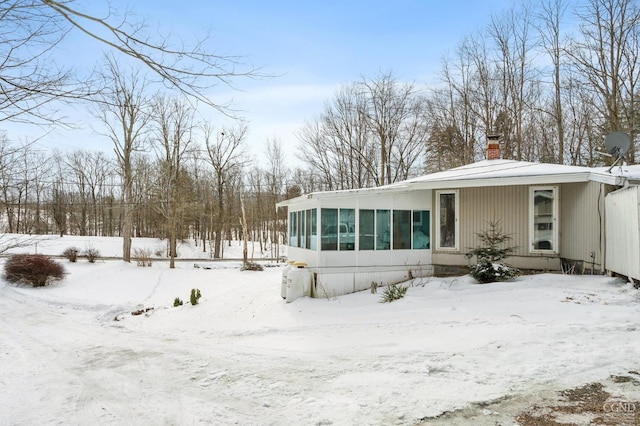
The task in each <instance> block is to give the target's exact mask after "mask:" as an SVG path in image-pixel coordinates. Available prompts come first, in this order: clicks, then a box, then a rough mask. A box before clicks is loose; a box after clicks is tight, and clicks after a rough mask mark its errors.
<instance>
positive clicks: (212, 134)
mask: <svg viewBox="0 0 640 426" xmlns="http://www.w3.org/2000/svg"><path fill="white" fill-rule="evenodd" d="M246 134H247V127H246V126H245V125H243V124H240V125H239V126H238V127H233V128H223V129H222V131H220V132H216V131H215V129H214V128H213V126H205V136H204V139H205V144H206V148H207V156H208V159H209V163H210V164H211V166H212V167H213V173H214V176H213V178H214V188H215V191H216V194H217V199H218V206H217V207H218V208H217V218H216V219H217V220H216V222H215V224H214V226H213V227H212V228H213V230H214V232H215V237H214V238H215V241H214V253H213V257H214V258H216V259H218V258H220V249H221V244H222V239H223V236H222V233H223V230H224V229H225V224H226V216H225V208H224V207H225V189H229V188H230V185H231V183H232V182H233V180H234V179H237V177H238V176H239V174H240V171H241V170H242V168H243V167H244V166H245V165H247V164H248V163H249V161H250V160H249V159H248V158H247V156H246V154H245V152H244V150H243V149H242V146H243V143H244V140H245V137H246Z"/></svg>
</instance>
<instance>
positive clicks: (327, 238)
mask: <svg viewBox="0 0 640 426" xmlns="http://www.w3.org/2000/svg"><path fill="white" fill-rule="evenodd" d="M492 149H495V147H492ZM487 158H494V159H489V160H483V161H479V162H476V163H473V164H469V165H465V166H462V167H457V168H454V169H450V170H447V171H443V172H438V173H432V174H428V175H424V176H421V177H417V178H413V179H409V180H406V181H402V182H397V183H394V184H390V185H386V186H381V187H376V188H363V189H354V190H344V191H325V192H315V193H310V194H305V195H302V196H300V197H297V198H293V199H289V200H286V201H282V202H280V203H278V205H277V206H278V207H286V208H287V210H288V216H287V217H288V257H289V259H291V260H292V261H296V262H299V263H298V265H304V268H306V269H307V270H308V273H309V274H312V284H311V289H310V291H309V292H308V293H310V294H309V295H311V296H316V297H331V296H337V295H342V294H347V293H351V292H355V291H359V290H365V289H368V288H370V287H371V286H372V283H375V284H376V285H387V284H391V283H397V282H401V281H405V280H408V279H410V278H413V277H419V276H425V275H428V274H444V273H452V272H455V271H463V272H466V271H467V267H468V266H469V265H471V264H473V263H475V258H473V257H472V256H471V255H470V254H469V252H470V250H471V249H472V248H475V247H478V245H479V240H478V233H480V232H482V231H484V230H486V229H487V227H488V224H489V223H490V222H492V221H493V222H499V224H500V227H501V228H502V230H503V232H504V233H505V234H508V235H510V236H511V238H512V239H511V241H510V242H509V245H510V246H515V247H516V249H515V252H514V253H513V255H511V256H510V257H508V258H507V263H508V264H510V265H511V266H514V267H517V268H521V269H528V270H543V271H562V270H564V271H574V272H580V273H584V272H589V273H604V272H605V271H607V270H613V271H615V272H619V273H624V272H625V271H626V270H625V271H621V270H620V269H621V266H619V265H618V264H624V265H626V264H628V263H629V262H633V263H635V265H636V266H635V269H640V236H639V234H640V231H639V229H640V226H639V223H640V219H639V216H640V215H639V207H638V206H639V202H640V192H639V191H638V188H639V187H638V186H637V185H638V184H640V181H639V176H640V166H620V167H618V166H616V167H614V168H611V169H610V170H609V169H608V168H588V167H578V166H567V165H557V164H543V163H532V162H525V161H513V160H504V159H500V158H499V154H497V155H496V153H495V152H493V153H488V156H487ZM634 176H635V177H634ZM619 191H624V193H625V194H627V196H625V197H624V203H622V201H621V200H618V198H619V197H618V196H617V193H618V192H619ZM608 197H611V200H612V202H611V203H605V199H607V198H608ZM614 199H615V200H614ZM613 201H617V202H616V203H613ZM605 204H607V205H605ZM609 204H611V205H609ZM629 209H635V216H633V215H631V213H629V211H628V210H629ZM607 216H611V218H615V219H614V220H615V223H612V222H611V221H608V220H607V219H608V218H607ZM629 227H635V234H633V235H632V234H630V233H629V232H628V228H629ZM607 232H608V233H609V234H611V235H612V237H610V238H607ZM618 235H624V236H625V238H626V240H625V241H624V242H621V244H622V246H617V247H616V248H615V249H614V248H612V247H613V246H615V245H616V244H618V241H617V239H618V238H619V237H618ZM629 245H633V246H634V247H635V249H636V250H635V251H629V249H628V246H629ZM608 251H610V252H612V253H615V254H616V259H617V261H616V262H615V263H616V268H617V269H618V270H617V271H616V270H615V269H611V268H608V264H607V262H612V260H611V259H610V258H609V257H607V253H608ZM618 252H622V253H621V254H619V253H618ZM622 255H624V256H626V257H625V258H624V259H622ZM630 255H631V256H636V257H635V258H633V257H631V258H629V256H630ZM621 259H622V260H621ZM612 264H613V263H612ZM632 272H634V273H635V270H634V271H632ZM637 274H638V275H637V277H636V278H640V270H639V271H638V272H637ZM627 275H629V276H633V274H627ZM283 297H284V294H283Z"/></svg>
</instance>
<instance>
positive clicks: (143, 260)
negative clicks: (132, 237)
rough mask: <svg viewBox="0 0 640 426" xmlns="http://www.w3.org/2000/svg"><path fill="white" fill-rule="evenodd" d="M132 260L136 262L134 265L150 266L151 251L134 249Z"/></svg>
mask: <svg viewBox="0 0 640 426" xmlns="http://www.w3.org/2000/svg"><path fill="white" fill-rule="evenodd" d="M133 259H134V260H135V261H136V265H138V266H142V267H143V268H144V267H145V266H151V263H152V262H151V249H148V248H147V249H142V248H135V249H133Z"/></svg>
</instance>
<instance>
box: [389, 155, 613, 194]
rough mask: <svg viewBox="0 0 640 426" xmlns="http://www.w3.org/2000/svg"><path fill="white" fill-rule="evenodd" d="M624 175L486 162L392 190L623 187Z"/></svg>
mask: <svg viewBox="0 0 640 426" xmlns="http://www.w3.org/2000/svg"><path fill="white" fill-rule="evenodd" d="M620 178H621V174H619V173H614V171H613V170H612V173H607V169H606V168H597V169H596V168H590V167H582V166H567V165H562V164H547V163H532V162H528V161H515V160H483V161H478V162H476V163H472V164H467V165H465V166H461V167H456V168H453V169H450V170H445V171H443V172H436V173H431V174H428V175H424V176H420V177H416V178H413V179H408V180H406V181H403V182H397V183H394V184H391V185H388V186H390V187H403V186H406V185H410V186H412V187H416V188H418V187H420V188H431V189H438V188H446V187H448V188H451V187H479V186H504V185H520V184H523V185H529V184H551V183H567V182H587V181H589V180H593V181H597V182H601V183H607V184H610V185H618V184H621V179H620Z"/></svg>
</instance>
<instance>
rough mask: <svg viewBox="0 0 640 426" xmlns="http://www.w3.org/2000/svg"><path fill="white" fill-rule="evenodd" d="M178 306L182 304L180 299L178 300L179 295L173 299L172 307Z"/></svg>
mask: <svg viewBox="0 0 640 426" xmlns="http://www.w3.org/2000/svg"><path fill="white" fill-rule="evenodd" d="M178 306H182V300H180V298H179V297H176V298H175V299H173V307H174V308H176V307H178Z"/></svg>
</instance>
